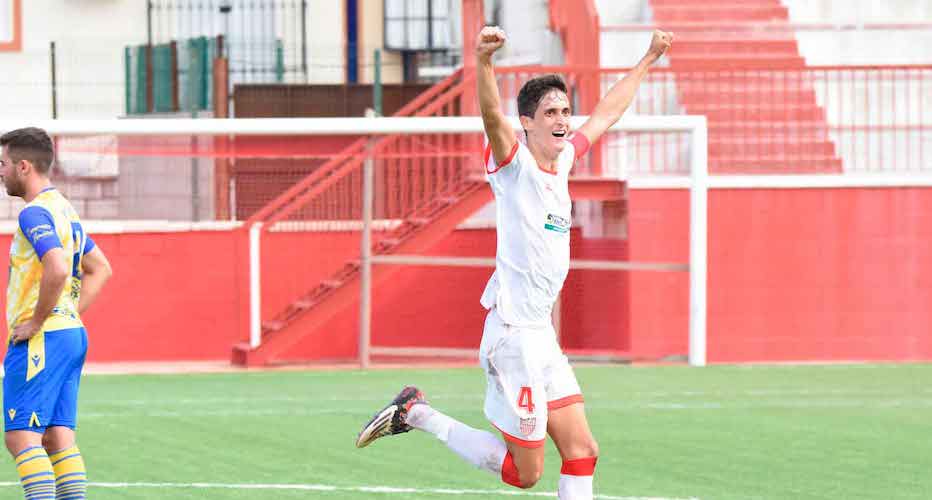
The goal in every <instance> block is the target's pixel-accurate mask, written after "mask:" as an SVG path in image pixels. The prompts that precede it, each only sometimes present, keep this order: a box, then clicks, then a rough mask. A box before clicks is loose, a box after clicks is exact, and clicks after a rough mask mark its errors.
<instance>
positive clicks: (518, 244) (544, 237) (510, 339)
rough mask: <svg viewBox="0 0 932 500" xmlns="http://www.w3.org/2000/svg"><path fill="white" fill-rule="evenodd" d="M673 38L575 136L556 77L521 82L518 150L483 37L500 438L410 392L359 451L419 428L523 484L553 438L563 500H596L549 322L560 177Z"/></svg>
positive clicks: (557, 280)
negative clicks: (493, 228) (492, 197)
mask: <svg viewBox="0 0 932 500" xmlns="http://www.w3.org/2000/svg"><path fill="white" fill-rule="evenodd" d="M672 40H673V37H672V35H671V34H668V33H664V32H662V31H655V32H654V34H653V38H652V40H651V44H650V49H648V51H647V54H646V55H645V56H644V57H643V58H642V59H641V61H640V62H639V63H638V65H637V66H636V67H635V68H634V69H633V70H632V71H630V72H629V73H628V74H627V75H626V76H625V78H624V79H622V80H621V81H620V82H618V83H616V84H615V85H614V86H613V87H612V88H611V90H609V92H608V94H606V95H605V97H603V98H602V100H601V101H599V103H598V104H597V105H596V107H595V109H594V110H593V111H592V114H591V116H590V118H589V120H587V121H586V122H585V123H584V124H583V125H582V127H580V129H579V130H578V131H576V133H575V134H573V133H571V130H570V122H569V120H570V115H571V108H570V102H569V98H568V97H567V95H566V92H567V89H566V85H565V84H564V83H563V80H561V79H560V77H558V76H555V75H549V76H543V77H539V78H534V79H532V80H529V81H528V82H526V83H525V84H524V86H523V87H522V88H521V91H520V92H519V94H518V112H519V115H520V120H521V125H522V127H523V128H524V135H525V139H526V144H524V143H521V142H519V141H518V138H517V137H516V136H515V133H514V130H512V128H511V125H510V124H509V122H508V120H507V119H506V118H505V116H504V114H503V113H502V111H501V100H500V97H499V94H498V85H497V84H496V81H495V73H494V70H493V68H492V54H493V53H495V51H496V50H498V49H499V48H501V47H502V46H503V45H504V44H505V33H504V32H503V31H502V30H501V29H499V28H497V27H486V28H483V30H482V32H481V33H479V40H478V43H477V50H476V51H477V55H478V59H479V61H478V63H479V67H478V75H477V79H478V83H479V105H480V108H481V111H482V121H483V124H484V126H485V133H486V136H487V137H488V139H489V146H488V148H487V149H486V152H485V164H486V173H487V174H488V179H489V184H491V186H492V191H493V192H494V193H495V204H496V221H495V222H496V235H497V239H498V243H497V245H498V248H497V250H496V259H495V272H494V273H493V274H492V277H491V279H490V280H489V283H488V285H487V286H486V289H485V292H484V293H483V294H482V300H481V302H482V305H483V306H484V307H485V308H486V309H488V310H489V313H488V316H487V317H486V321H485V329H484V330H483V333H482V343H481V345H480V347H479V358H480V362H481V364H482V367H483V369H484V370H485V372H486V379H487V381H488V387H487V390H486V396H485V415H486V417H487V418H488V419H489V421H491V422H492V424H493V425H494V426H495V427H496V428H497V429H498V430H499V431H500V432H501V433H502V435H503V436H504V439H505V440H504V442H503V441H502V440H500V439H498V438H497V437H496V436H494V435H493V434H491V433H489V432H486V431H481V430H477V429H473V428H471V427H469V426H467V425H465V424H463V423H461V422H459V421H457V420H454V419H453V418H451V417H449V416H447V415H444V414H443V413H440V412H439V411H437V410H435V409H434V408H432V407H431V406H430V405H428V404H427V401H426V400H425V398H424V395H423V394H422V393H421V392H420V391H419V390H418V389H417V388H415V387H406V388H404V389H403V390H402V391H401V393H400V394H398V396H396V397H395V399H394V400H393V401H392V402H391V403H390V404H389V405H388V406H386V407H385V408H384V409H383V410H382V411H381V412H379V413H378V414H376V416H375V417H373V419H372V420H371V421H370V422H369V423H368V424H367V425H366V426H365V427H364V428H363V430H362V432H360V434H359V437H358V438H357V441H356V446H359V447H363V446H367V445H368V444H370V443H371V442H372V441H374V440H376V439H378V438H380V437H383V436H389V435H392V434H399V433H402V432H407V431H409V430H411V429H412V428H414V429H420V430H423V431H426V432H429V433H431V434H433V435H434V436H436V437H437V438H438V439H440V440H441V441H443V442H444V443H446V445H447V446H448V447H449V448H450V449H452V450H453V451H454V452H456V453H457V454H458V455H460V456H461V457H463V458H464V459H465V460H466V461H468V462H470V463H471V464H473V465H475V466H476V467H479V468H482V469H485V470H488V471H490V472H493V473H495V474H500V475H501V478H502V480H503V481H504V482H505V483H508V484H510V485H513V486H517V487H520V488H530V487H532V486H534V485H535V484H536V483H537V481H538V480H539V479H540V476H541V473H542V471H543V465H544V448H543V445H544V441H545V439H546V435H547V434H549V435H550V437H551V439H553V441H554V444H556V446H557V449H558V450H559V452H560V456H561V458H562V459H563V466H562V468H561V475H560V482H559V486H558V495H559V498H561V499H562V500H570V499H572V500H582V499H585V500H589V499H591V498H592V475H593V473H594V472H595V464H596V461H597V459H598V454H599V448H598V445H597V443H596V441H595V439H594V438H593V437H592V432H591V431H590V429H589V423H588V422H587V420H586V414H585V411H584V409H583V397H582V393H581V390H580V388H579V384H578V382H577V381H576V376H575V375H574V373H573V369H572V368H571V367H570V365H569V362H568V361H567V359H566V356H565V355H563V353H562V351H561V350H560V346H559V344H558V343H557V338H556V333H555V332H554V329H553V325H552V324H551V312H552V311H553V304H554V302H555V301H556V299H557V297H558V295H559V293H560V290H561V289H562V288H563V281H564V280H565V278H566V274H567V272H568V270H569V261H570V245H569V240H570V238H569V230H570V223H571V220H572V219H571V216H572V214H571V202H570V196H569V183H568V177H569V172H570V170H571V169H572V167H573V165H574V163H575V162H576V160H577V159H579V158H580V157H581V156H582V155H584V154H585V153H586V151H588V149H589V145H590V144H594V143H595V142H596V141H597V140H598V139H599V138H600V137H601V136H602V134H603V133H604V132H605V131H606V130H608V129H609V127H611V126H612V125H614V124H615V122H617V121H618V120H619V119H620V118H621V115H622V114H623V113H624V112H625V109H627V107H628V105H629V104H630V103H631V100H632V99H633V98H634V94H635V91H636V90H637V87H638V85H639V84H640V82H641V79H642V78H643V77H644V75H645V74H646V73H647V69H648V67H649V66H650V65H651V64H652V63H654V62H655V61H656V60H657V59H659V58H660V57H661V56H662V55H663V53H664V52H665V51H666V50H667V48H669V47H670V44H671V43H672Z"/></svg>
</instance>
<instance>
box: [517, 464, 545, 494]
mask: <svg viewBox="0 0 932 500" xmlns="http://www.w3.org/2000/svg"><path fill="white" fill-rule="evenodd" d="M543 473H544V471H543V470H541V469H539V468H536V467H535V468H533V469H531V470H528V471H527V472H525V471H521V470H519V471H518V477H519V478H521V484H520V486H518V487H519V488H521V489H525V490H526V489H528V488H533V487H534V485H536V484H537V482H538V481H540V477H541V476H542V475H543Z"/></svg>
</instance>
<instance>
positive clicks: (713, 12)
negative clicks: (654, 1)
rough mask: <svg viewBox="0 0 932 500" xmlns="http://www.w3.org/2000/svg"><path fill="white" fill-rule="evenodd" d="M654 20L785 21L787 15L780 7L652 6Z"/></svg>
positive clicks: (667, 21)
mask: <svg viewBox="0 0 932 500" xmlns="http://www.w3.org/2000/svg"><path fill="white" fill-rule="evenodd" d="M652 8H653V11H654V19H655V20H656V21H657V22H660V23H665V22H666V23H670V22H726V21H745V22H746V21H786V20H788V19H789V13H788V12H787V9H786V7H784V6H782V5H776V6H769V5H754V4H751V5H744V4H738V5H719V4H712V5H696V6H692V5H690V6H681V5H652Z"/></svg>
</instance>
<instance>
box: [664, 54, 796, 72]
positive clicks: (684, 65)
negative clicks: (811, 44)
mask: <svg viewBox="0 0 932 500" xmlns="http://www.w3.org/2000/svg"><path fill="white" fill-rule="evenodd" d="M670 67H671V68H672V69H673V70H674V71H740V70H778V69H782V70H786V69H802V68H804V67H806V60H805V59H804V58H803V57H802V56H785V55H775V56H771V55H767V54H758V55H755V56H750V55H748V54H730V53H723V54H716V55H715V57H709V56H695V55H688V54H687V55H679V54H677V53H676V52H671V53H670Z"/></svg>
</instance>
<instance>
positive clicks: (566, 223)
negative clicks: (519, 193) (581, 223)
mask: <svg viewBox="0 0 932 500" xmlns="http://www.w3.org/2000/svg"><path fill="white" fill-rule="evenodd" d="M544 229H546V230H548V231H555V232H558V233H565V232H567V231H569V230H570V220H569V219H567V218H566V217H560V216H559V215H554V214H547V222H546V223H544Z"/></svg>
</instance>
